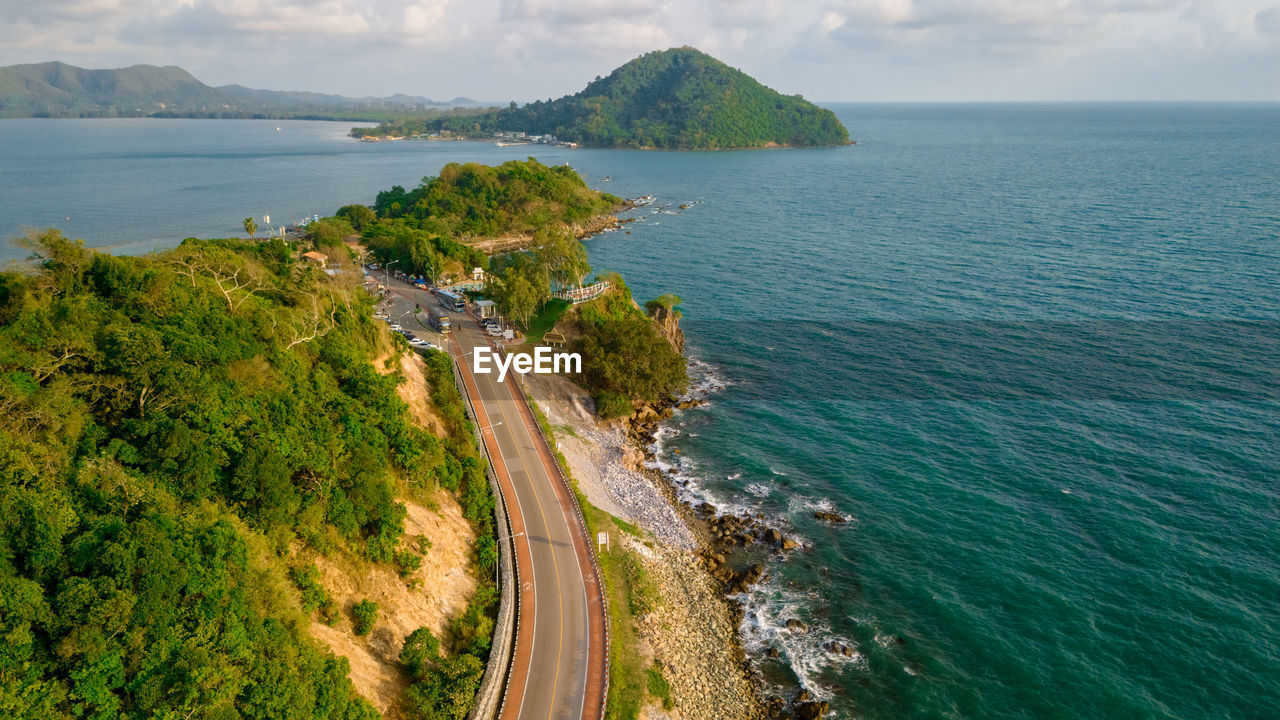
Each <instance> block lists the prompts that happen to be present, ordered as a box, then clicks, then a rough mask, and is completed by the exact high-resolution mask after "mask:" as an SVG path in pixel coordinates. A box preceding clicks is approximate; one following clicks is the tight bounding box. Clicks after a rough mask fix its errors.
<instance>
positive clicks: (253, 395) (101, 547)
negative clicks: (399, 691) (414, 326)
mask: <svg viewBox="0 0 1280 720" xmlns="http://www.w3.org/2000/svg"><path fill="white" fill-rule="evenodd" d="M33 249H34V250H35V251H36V254H37V256H38V258H39V262H37V263H36V264H35V265H34V266H32V267H30V268H28V269H27V271H24V272H0V638H2V639H3V640H2V641H0V717H6V718H35V717H39V718H44V719H46V720H64V719H65V720H72V719H73V718H104V719H105V718H123V719H126V720H129V719H134V718H137V719H141V718H184V717H185V718H192V717H198V718H245V719H248V718H312V719H314V720H321V719H324V720H375V719H376V718H377V717H378V714H377V713H376V712H375V711H374V709H373V708H372V707H371V706H370V705H369V704H368V703H367V702H365V700H364V699H363V698H361V697H360V696H358V695H357V694H356V692H355V689H354V687H353V686H352V684H351V682H349V681H348V678H347V675H348V671H349V666H348V663H347V661H346V660H345V659H343V658H341V657H335V656H333V655H332V654H330V653H329V652H328V651H327V650H322V649H321V648H320V647H319V646H318V645H317V643H316V642H315V641H314V640H313V639H312V636H311V633H310V631H309V628H310V627H311V624H312V622H313V621H319V622H325V623H335V622H338V621H339V618H340V616H341V615H342V614H344V613H347V612H350V613H352V614H353V615H356V616H357V619H358V618H359V614H358V612H357V609H358V606H357V607H352V608H342V607H340V606H338V605H337V603H336V601H335V600H334V599H333V598H332V597H331V596H330V595H328V593H327V591H326V589H325V588H324V586H322V585H321V584H320V583H319V581H318V580H317V575H316V572H317V571H316V568H315V566H314V565H312V564H311V563H312V559H313V558H315V557H316V556H317V555H333V556H335V557H341V558H345V559H344V560H342V562H344V563H353V564H354V566H355V567H362V568H371V567H373V566H377V565H380V566H385V567H388V568H392V567H394V568H395V569H396V571H397V572H400V571H401V570H406V571H412V570H413V569H416V568H417V567H418V564H419V563H420V562H421V560H422V553H423V552H429V550H427V549H426V548H423V547H422V545H421V543H420V541H419V540H418V539H415V538H412V537H407V536H406V534H405V521H404V520H405V516H406V508H405V506H404V504H403V503H401V502H400V500H399V498H400V497H410V498H417V499H418V500H420V501H421V500H423V499H425V498H430V497H433V496H434V494H433V493H434V492H435V490H436V489H437V488H443V489H445V490H447V491H451V492H452V493H454V494H456V496H457V498H458V500H459V503H460V504H461V506H462V508H463V514H464V516H465V517H466V518H467V519H468V520H469V521H470V522H471V523H472V525H473V528H474V530H475V531H476V535H477V537H479V538H480V542H478V543H477V544H476V546H475V555H474V560H473V562H472V563H471V568H472V570H473V571H474V573H475V577H476V578H477V584H478V585H479V586H480V589H478V590H477V592H476V594H475V596H474V597H473V599H472V604H471V606H470V607H469V608H468V609H467V610H466V611H465V612H464V613H463V614H461V615H458V616H455V617H454V618H453V619H451V621H450V626H449V632H448V633H447V636H446V637H442V638H440V641H441V643H443V644H442V645H440V646H439V648H428V649H429V650H430V652H429V653H428V656H429V657H430V658H432V660H431V662H430V664H429V665H428V664H427V663H426V661H425V660H424V658H423V657H421V653H420V654H419V655H420V657H418V658H417V660H415V661H414V662H412V663H410V662H406V663H405V664H406V665H407V666H408V667H407V668H406V670H407V671H408V673H409V674H411V675H412V677H413V679H415V680H416V681H417V682H415V684H414V685H413V686H412V687H411V688H409V690H408V691H407V692H406V693H405V703H406V704H407V705H409V706H412V707H413V708H415V710H414V713H413V714H411V715H410V716H411V717H431V718H445V717H448V718H459V717H462V716H463V715H464V714H465V713H466V712H467V710H468V709H469V707H468V702H467V701H465V700H464V701H459V698H469V697H470V695H468V693H469V692H474V688H475V684H476V683H478V682H479V678H480V673H481V672H482V671H483V661H484V657H485V656H486V655H487V649H488V644H489V632H490V630H491V629H492V625H491V623H490V622H489V620H488V617H487V615H486V614H485V613H487V612H489V609H490V608H491V606H492V601H493V598H494V594H493V591H492V585H488V584H486V583H487V582H488V578H491V577H492V574H493V563H494V559H495V555H494V552H493V517H492V510H493V497H492V496H491V495H490V494H489V489H488V487H489V486H488V483H487V482H486V480H485V473H484V465H483V463H482V461H481V459H480V456H479V453H478V450H477V449H476V447H475V441H474V439H473V436H472V434H471V431H470V429H469V427H468V424H467V421H466V416H465V414H464V411H463V408H462V400H461V398H460V396H459V395H458V393H457V391H456V390H455V389H454V384H453V380H452V376H451V374H450V372H451V365H450V362H449V359H448V358H447V357H446V356H445V355H444V354H442V353H431V354H430V355H429V356H428V357H427V358H426V362H427V366H426V372H427V373H428V381H429V383H430V386H431V388H432V403H431V409H430V412H431V413H432V414H433V415H434V416H435V417H437V418H439V419H440V420H441V422H442V423H443V424H444V427H445V429H446V431H447V434H445V435H442V436H436V435H434V434H432V433H430V432H429V431H428V430H426V429H424V428H422V427H420V426H418V425H417V424H415V423H414V422H413V419H412V416H411V414H410V411H409V408H408V407H407V406H406V405H405V403H404V401H403V400H401V398H400V396H399V395H398V393H397V390H396V386H397V384H398V383H399V382H400V380H401V378H400V377H399V376H398V375H387V374H382V373H380V372H378V370H377V368H376V366H375V365H374V359H375V358H382V357H394V356H395V355H396V354H398V353H400V352H408V346H407V345H405V343H404V342H403V341H402V340H400V339H399V338H398V336H397V337H394V338H393V337H392V336H390V335H389V334H388V332H387V330H386V329H385V328H383V327H382V326H381V323H379V322H377V321H376V320H374V318H373V307H372V306H373V299H372V298H371V297H370V296H369V295H368V294H367V293H365V292H364V290H363V289H362V288H361V287H360V284H359V280H358V278H359V275H358V274H357V273H356V272H355V267H354V266H352V265H350V264H346V263H343V262H339V263H338V267H339V269H341V270H342V272H340V273H338V274H337V275H333V276H331V275H329V274H326V273H324V272H321V271H320V270H319V269H318V268H316V267H315V266H312V265H310V264H308V263H301V262H299V261H297V260H296V250H294V249H293V248H290V247H288V246H287V245H286V244H285V243H284V242H283V241H281V240H280V239H278V238H277V239H274V240H271V241H267V242H262V243H252V242H243V241H216V240H209V241H200V240H187V241H185V242H184V243H183V244H182V245H180V246H179V247H178V248H176V249H174V250H170V251H167V252H164V253H156V254H151V255H145V256H140V257H116V256H112V255H107V254H102V253H94V252H92V251H89V250H85V249H84V247H83V245H82V244H81V243H80V242H78V241H76V242H72V241H70V240H67V239H65V238H63V237H62V236H61V235H60V234H59V233H58V232H57V231H47V232H45V233H43V234H41V235H40V236H39V237H38V238H37V239H36V241H35V243H34V247H33ZM424 591H425V592H431V589H430V588H425V589H424ZM366 607H367V606H366ZM357 632H358V631H357ZM414 636H418V637H421V633H415V634H414V635H411V636H410V637H414ZM437 649H440V650H447V651H448V652H449V656H448V657H447V658H439V657H438V655H437V653H436V650H437ZM401 657H402V661H403V659H404V658H405V657H406V656H405V655H402V656H401ZM410 659H412V658H410ZM409 674H406V676H405V677H406V679H407V678H408V677H409ZM446 675H447V678H446ZM446 680H447V683H446ZM446 691H447V692H446ZM448 693H455V694H448Z"/></svg>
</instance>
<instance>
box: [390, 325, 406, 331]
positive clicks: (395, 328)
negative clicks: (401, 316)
mask: <svg viewBox="0 0 1280 720" xmlns="http://www.w3.org/2000/svg"><path fill="white" fill-rule="evenodd" d="M403 329H404V328H402V327H400V323H391V332H400V331H401V330H403Z"/></svg>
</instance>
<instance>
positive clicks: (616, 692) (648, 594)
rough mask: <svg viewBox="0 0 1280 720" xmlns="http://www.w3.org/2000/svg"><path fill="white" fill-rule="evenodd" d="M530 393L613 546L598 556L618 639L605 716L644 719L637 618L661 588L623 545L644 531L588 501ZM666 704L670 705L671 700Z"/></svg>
mask: <svg viewBox="0 0 1280 720" xmlns="http://www.w3.org/2000/svg"><path fill="white" fill-rule="evenodd" d="M525 397H526V398H527V399H528V401H529V407H530V408H532V409H533V414H534V417H536V418H537V419H538V425H540V426H541V427H542V431H543V432H544V433H546V436H547V437H548V438H550V440H551V447H552V450H554V451H555V456H556V462H558V463H560V469H561V470H563V471H564V475H565V477H566V478H568V479H569V486H570V489H572V490H573V493H574V495H576V496H577V498H578V505H579V506H581V507H582V516H583V520H585V521H586V523H587V531H588V532H589V533H590V539H592V541H594V538H595V537H596V534H597V533H601V532H607V533H609V537H610V544H609V550H608V551H601V552H599V554H598V558H599V561H600V575H601V580H602V581H603V582H604V590H605V595H606V597H607V598H608V600H609V629H610V635H611V638H612V641H611V642H610V644H609V698H608V703H607V705H606V706H605V712H604V716H605V719H606V720H636V718H638V717H640V708H642V707H643V706H644V703H645V699H646V698H647V696H648V694H649V692H650V690H649V677H648V671H649V668H648V666H647V665H645V662H644V658H643V657H642V656H641V653H640V640H639V637H638V636H637V635H636V626H635V617H636V615H638V614H640V613H642V612H647V611H648V610H649V609H651V608H652V607H653V605H654V603H656V602H657V589H656V588H655V587H654V586H653V583H652V582H651V581H650V579H649V577H648V575H647V573H645V571H644V568H643V566H641V565H640V562H639V560H638V559H637V558H636V557H635V556H634V555H633V554H632V553H630V552H628V551H627V550H625V549H623V548H622V546H621V545H620V544H619V542H618V538H619V537H620V536H621V534H622V533H624V532H625V533H628V534H630V535H634V536H638V535H639V534H640V529H639V528H637V527H636V526H634V525H632V524H630V523H627V522H624V521H622V520H619V519H618V518H615V517H614V516H612V515H610V514H609V513H607V512H605V511H603V510H601V509H600V508H598V507H596V506H595V505H592V504H591V503H589V502H587V498H586V496H585V495H583V494H582V491H580V490H579V489H578V483H577V481H575V480H574V479H573V473H571V472H570V470H569V463H568V462H567V461H565V458H564V455H563V454H562V453H561V452H560V450H559V449H557V448H556V442H555V433H554V432H553V431H552V428H551V424H550V423H549V422H548V421H547V416H546V415H544V414H543V413H542V408H540V407H538V404H537V403H536V402H534V401H533V398H531V397H528V395H526V396H525ZM664 682H665V679H664ZM669 693H670V689H669V686H668V694H669ZM663 702H664V707H665V703H666V702H667V701H666V700H664V701H663Z"/></svg>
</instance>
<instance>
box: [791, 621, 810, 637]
mask: <svg viewBox="0 0 1280 720" xmlns="http://www.w3.org/2000/svg"><path fill="white" fill-rule="evenodd" d="M787 629H788V630H790V631H791V634H792V635H803V634H805V633H807V632H809V626H808V625H805V624H804V623H802V622H800V621H799V620H797V619H795V618H790V619H788V620H787Z"/></svg>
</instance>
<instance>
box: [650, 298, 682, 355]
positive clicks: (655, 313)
mask: <svg viewBox="0 0 1280 720" xmlns="http://www.w3.org/2000/svg"><path fill="white" fill-rule="evenodd" d="M647 309H648V310H649V317H650V318H652V319H653V321H654V322H656V323H658V326H659V327H661V328H662V334H663V335H665V336H666V338H667V342H669V343H671V347H673V348H675V349H676V352H678V353H683V352H684V331H683V330H681V329H680V311H678V310H676V309H675V308H674V307H667V306H666V305H662V304H660V303H650V304H649V305H648V306H647Z"/></svg>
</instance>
